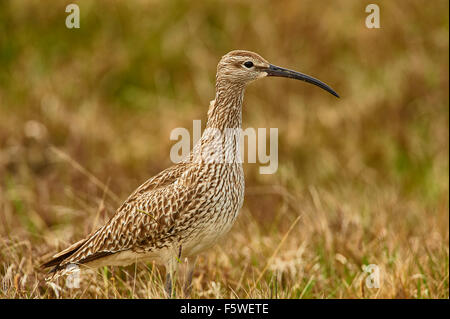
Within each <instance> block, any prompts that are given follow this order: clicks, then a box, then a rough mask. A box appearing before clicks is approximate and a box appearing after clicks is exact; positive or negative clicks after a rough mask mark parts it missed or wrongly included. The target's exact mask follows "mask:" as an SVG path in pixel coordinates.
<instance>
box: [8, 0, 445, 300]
mask: <svg viewBox="0 0 450 319" xmlns="http://www.w3.org/2000/svg"><path fill="white" fill-rule="evenodd" d="M191 2H192V1H174V2H163V1H127V2H125V1H124V2H118V1H117V2H114V3H111V2H110V1H81V2H79V3H80V8H81V13H82V20H81V29H79V30H68V29H66V28H65V27H64V20H65V13H64V7H65V3H64V2H60V3H59V2H58V4H56V3H54V4H53V3H52V4H51V5H50V4H46V5H43V4H42V2H41V1H37V0H36V1H2V2H0V283H1V289H0V297H1V298H54V297H55V290H54V289H52V288H51V287H49V286H46V285H45V284H43V283H42V278H43V276H44V274H42V273H41V272H39V271H37V270H36V269H35V266H36V265H37V262H38V257H39V256H41V255H43V254H46V253H52V252H55V251H56V250H58V249H61V248H64V247H66V246H67V245H68V244H69V243H71V242H73V241H75V240H78V239H80V238H81V237H83V236H84V235H86V234H88V233H89V232H90V231H91V230H92V229H93V228H95V227H97V226H99V225H100V224H101V223H103V222H104V221H105V220H107V219H108V218H109V217H110V216H111V215H112V214H113V213H114V211H115V209H116V208H117V206H118V204H119V203H120V201H121V200H124V199H125V198H126V197H127V195H128V194H129V193H130V192H131V191H133V190H134V189H135V187H137V186H138V185H139V184H140V183H141V182H143V181H144V180H146V179H147V178H148V177H150V176H152V175H154V174H155V173H157V172H159V171H160V170H162V169H164V168H165V167H168V166H169V165H171V163H170V160H169V150H170V147H171V145H172V143H173V142H171V141H170V140H169V134H170V131H171V130H172V129H173V128H175V127H186V128H188V129H191V127H192V120H193V119H202V121H203V123H204V122H205V117H206V110H207V107H208V103H209V100H211V99H212V98H213V87H214V74H215V67H216V63H217V61H218V59H219V57H220V56H221V55H223V54H224V53H226V52H227V51H229V50H232V49H237V48H239V49H248V50H253V51H256V52H258V53H260V54H261V55H262V56H264V57H265V58H267V59H268V60H270V61H271V62H273V63H275V64H277V65H282V66H286V67H290V68H295V69H298V70H300V71H303V72H305V73H308V74H311V75H313V76H317V77H318V78H320V79H322V80H324V81H325V82H327V83H329V84H331V85H332V86H333V87H334V88H335V89H336V90H337V91H338V92H339V93H340V94H341V96H342V98H341V99H340V100H339V101H337V100H335V99H334V98H332V97H331V96H328V94H325V93H323V92H321V91H320V90H318V89H315V88H314V87H312V86H308V85H303V84H299V83H295V82H290V81H288V80H281V79H266V80H263V81H259V82H257V83H255V84H253V85H251V87H249V88H248V90H247V93H246V99H245V110H244V126H252V127H278V128H279V148H280V149H279V169H278V171H277V173H276V174H274V175H269V176H263V175H260V174H259V173H258V166H257V165H254V164H248V165H246V167H245V172H246V185H247V189H246V199H245V203H244V207H243V209H242V211H241V215H240V217H239V219H238V221H237V224H236V225H235V226H234V227H233V230H232V231H231V233H230V234H229V236H228V237H227V238H226V240H225V241H224V242H223V243H222V244H221V245H219V246H217V247H216V248H215V249H212V250H210V251H208V252H206V253H205V254H203V255H202V256H201V258H200V260H199V264H198V267H197V269H196V272H195V279H194V290H193V297H194V298H218V297H223V298H236V297H239V298H448V297H449V285H448V283H449V278H448V274H449V264H448V254H449V241H448V240H449V224H448V223H449V200H448V198H449V197H448V191H449V183H448V178H449V158H448V151H449V139H448V133H449V131H448V127H449V121H448V115H449V114H448V105H449V99H448V85H449V81H448V78H449V77H448V67H449V65H448V61H449V60H448V59H449V55H448V9H449V8H448V2H447V1H433V2H431V3H430V2H427V1H408V2H407V1H383V2H380V7H381V23H382V28H381V29H379V30H368V29H366V28H365V26H364V19H365V17H366V13H365V12H364V6H365V4H364V3H363V2H361V1H356V0H355V1H338V2H330V3H327V4H326V5H325V4H322V3H320V4H318V3H317V2H316V1H302V2H299V1H283V2H282V3H278V2H270V1H219V2H213V1H206V2H202V3H201V4H200V2H196V3H195V4H194V3H191ZM64 154H65V155H64ZM297 219H298V221H297V223H296V224H295V225H294V226H293V227H292V228H291V226H292V224H293V223H294V221H296V220H297ZM367 264H376V265H378V266H379V267H380V269H381V287H380V288H379V289H373V288H372V289H369V288H367V287H366V286H365V285H364V280H365V278H366V277H365V274H364V273H363V271H362V266H363V265H367ZM161 278H164V270H163V269H161V268H159V267H156V266H153V265H152V264H138V265H133V266H129V267H122V268H119V267H111V268H104V269H100V270H98V271H97V272H95V273H92V274H85V275H83V277H82V282H81V287H80V289H67V288H65V287H64V282H63V280H60V281H59V282H58V283H57V284H58V285H60V286H62V287H63V289H62V290H61V291H59V292H58V296H59V297H62V298H161V297H163V296H164V295H163V287H162V279H161Z"/></svg>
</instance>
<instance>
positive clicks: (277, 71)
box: [263, 64, 339, 97]
mask: <svg viewBox="0 0 450 319" xmlns="http://www.w3.org/2000/svg"><path fill="white" fill-rule="evenodd" d="M263 71H264V72H266V73H267V76H278V77H284V78H290V79H296V80H300V81H305V82H308V83H311V84H314V85H317V86H318V87H320V88H322V89H324V90H325V91H327V92H329V93H331V94H333V95H334V96H335V97H339V95H338V94H337V93H336V91H334V90H333V89H332V88H331V87H329V86H328V85H326V84H325V83H323V82H322V81H320V80H317V79H315V78H313V77H312V76H309V75H306V74H303V73H300V72H297V71H292V70H288V69H284V68H280V67H279V66H276V65H272V64H269V67H268V68H264V69H263Z"/></svg>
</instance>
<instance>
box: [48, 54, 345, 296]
mask: <svg viewBox="0 0 450 319" xmlns="http://www.w3.org/2000/svg"><path fill="white" fill-rule="evenodd" d="M264 77H285V78H290V79H295V80H300V81H304V82H308V83H310V84H313V85H315V86H318V87H320V88H322V89H324V90H325V91H327V92H329V93H330V94H332V95H334V96H335V97H338V98H339V95H338V94H337V93H336V92H335V91H334V90H333V89H332V88H331V87H330V86H328V85H327V84H325V83H324V82H322V81H320V80H318V79H316V78H313V77H311V76H309V75H306V74H304V73H300V72H297V71H293V70H289V69H286V68H282V67H279V66H276V65H273V64H270V63H269V62H267V61H266V60H265V59H264V58H262V57H261V56H260V55H259V54H257V53H254V52H251V51H246V50H234V51H231V52H229V53H227V54H225V55H224V56H222V58H221V59H220V61H219V63H218V65H217V73H216V83H215V91H216V92H215V98H214V100H212V101H211V102H210V106H209V109H208V113H207V123H206V128H205V130H204V132H203V134H202V136H201V138H200V140H199V141H198V142H197V143H196V145H195V146H194V147H193V149H192V151H191V152H190V154H189V155H188V156H187V157H186V158H185V159H184V160H183V161H181V162H179V163H177V164H174V165H173V166H171V167H169V168H167V169H165V170H163V171H161V172H160V173H159V174H157V175H155V176H154V177H151V178H150V179H148V180H147V181H145V182H144V183H143V184H142V185H141V186H139V187H138V188H137V189H136V190H135V191H134V192H133V193H132V194H131V195H130V196H129V197H128V198H127V199H126V200H125V201H124V202H123V204H122V205H121V206H120V207H119V208H118V209H117V210H116V212H115V214H114V215H113V216H112V217H111V218H110V219H109V221H108V222H106V223H105V224H104V225H103V226H101V227H99V228H98V229H97V230H95V231H93V232H92V233H91V234H90V235H88V236H86V237H85V238H83V239H82V240H80V241H78V242H76V243H74V244H73V245H71V246H69V247H68V248H66V249H64V250H63V251H61V252H59V253H57V254H55V255H53V256H52V257H51V258H49V259H48V260H47V261H45V262H43V263H42V264H41V267H42V268H43V269H48V268H50V270H49V274H50V276H49V277H47V278H48V280H54V279H55V278H58V277H59V276H61V275H63V274H67V272H68V269H72V268H71V267H70V266H73V265H76V266H79V267H80V268H91V269H92V268H94V269H95V268H98V267H103V266H122V265H129V264H133V263H135V262H139V261H144V262H149V261H152V262H155V263H157V264H162V265H164V266H165V269H166V278H165V287H164V290H165V292H166V294H167V296H168V297H169V298H170V297H171V296H172V293H173V281H174V276H175V273H176V271H177V269H178V264H179V261H180V260H183V259H184V260H186V259H187V261H188V265H189V266H188V270H187V279H186V282H185V285H184V291H185V293H186V294H189V293H190V290H191V285H192V276H193V271H194V267H195V263H196V258H197V256H198V254H199V253H201V252H203V251H204V250H206V249H208V248H210V247H212V246H214V245H215V244H216V243H217V242H218V240H219V239H221V238H223V237H224V236H225V235H226V234H227V233H228V232H229V231H230V229H231V227H232V226H233V224H234V222H235V220H236V218H237V216H238V213H239V211H240V209H241V207H242V205H243V202H244V188H245V181H244V172H243V167H242V161H239V160H237V158H238V156H235V155H236V154H239V152H240V149H239V143H236V141H235V140H236V139H235V136H234V135H233V137H231V138H230V136H229V134H226V133H224V132H230V131H231V132H235V131H239V129H241V127H242V104H243V98H244V91H245V88H246V86H247V85H248V84H249V83H251V82H253V81H255V80H258V79H261V78H264ZM218 136H219V137H218ZM224 155H225V156H224ZM224 158H226V160H224ZM230 158H231V160H230Z"/></svg>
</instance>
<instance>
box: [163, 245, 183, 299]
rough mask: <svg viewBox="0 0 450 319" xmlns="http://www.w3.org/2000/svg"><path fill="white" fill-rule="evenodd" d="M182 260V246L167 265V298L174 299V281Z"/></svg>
mask: <svg viewBox="0 0 450 319" xmlns="http://www.w3.org/2000/svg"><path fill="white" fill-rule="evenodd" d="M180 259H181V246H180V247H179V249H178V250H177V252H176V254H175V256H173V255H172V256H171V257H170V259H169V260H168V261H167V263H166V272H167V274H166V284H165V290H166V295H167V298H172V295H173V286H174V284H175V283H174V279H176V273H177V269H178V265H179V264H180V262H181V261H180Z"/></svg>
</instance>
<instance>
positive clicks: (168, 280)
mask: <svg viewBox="0 0 450 319" xmlns="http://www.w3.org/2000/svg"><path fill="white" fill-rule="evenodd" d="M164 288H165V290H166V295H167V298H168V299H170V298H172V275H171V273H170V272H169V271H168V272H167V274H166V283H165V285H164Z"/></svg>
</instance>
